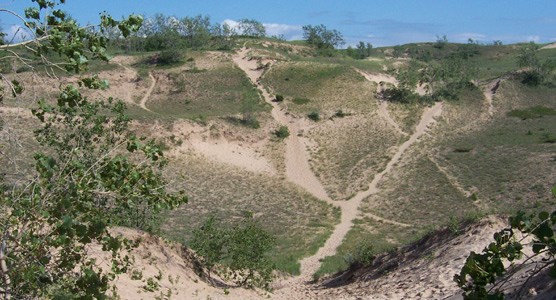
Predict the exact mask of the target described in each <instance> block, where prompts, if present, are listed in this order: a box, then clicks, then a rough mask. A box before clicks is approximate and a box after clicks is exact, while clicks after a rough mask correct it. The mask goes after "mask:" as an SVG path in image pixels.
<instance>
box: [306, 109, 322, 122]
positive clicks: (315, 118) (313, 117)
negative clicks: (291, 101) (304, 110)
mask: <svg viewBox="0 0 556 300" xmlns="http://www.w3.org/2000/svg"><path fill="white" fill-rule="evenodd" d="M307 118H309V119H311V120H313V121H315V122H317V121H319V120H320V114H319V112H318V111H312V112H310V113H309V114H308V115H307Z"/></svg>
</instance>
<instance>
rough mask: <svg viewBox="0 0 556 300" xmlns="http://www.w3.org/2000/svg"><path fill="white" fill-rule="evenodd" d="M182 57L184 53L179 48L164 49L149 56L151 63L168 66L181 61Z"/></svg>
mask: <svg viewBox="0 0 556 300" xmlns="http://www.w3.org/2000/svg"><path fill="white" fill-rule="evenodd" d="M182 58H183V54H182V52H180V51H178V50H163V51H161V52H159V53H157V54H155V55H153V56H151V57H149V63H150V64H153V65H161V66H167V65H173V64H177V63H180V62H181V61H182Z"/></svg>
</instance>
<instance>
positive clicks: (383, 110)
mask: <svg viewBox="0 0 556 300" xmlns="http://www.w3.org/2000/svg"><path fill="white" fill-rule="evenodd" d="M355 71H356V72H357V73H359V74H360V75H361V76H363V77H365V79H367V80H368V81H370V82H374V83H376V84H377V88H376V89H377V90H376V92H377V94H379V93H380V92H382V90H383V89H384V85H385V84H386V83H388V84H391V85H394V86H397V85H398V81H397V80H396V78H394V77H393V76H390V75H386V74H373V73H367V72H363V71H361V70H358V69H355ZM378 115H379V116H380V117H382V118H383V119H385V120H386V122H388V124H390V125H391V126H392V127H393V128H394V129H395V130H396V131H397V132H398V133H400V134H403V135H407V133H405V132H404V131H403V130H402V128H401V127H400V125H398V123H396V121H394V119H393V118H392V116H390V113H389V112H388V103H387V102H386V101H378Z"/></svg>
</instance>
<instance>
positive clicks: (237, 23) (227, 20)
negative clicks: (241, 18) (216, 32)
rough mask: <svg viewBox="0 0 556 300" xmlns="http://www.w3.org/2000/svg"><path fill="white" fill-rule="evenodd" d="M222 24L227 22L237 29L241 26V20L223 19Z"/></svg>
mask: <svg viewBox="0 0 556 300" xmlns="http://www.w3.org/2000/svg"><path fill="white" fill-rule="evenodd" d="M222 24H226V25H228V26H230V28H231V29H234V30H237V29H238V28H239V22H237V21H234V20H231V19H226V20H224V21H222Z"/></svg>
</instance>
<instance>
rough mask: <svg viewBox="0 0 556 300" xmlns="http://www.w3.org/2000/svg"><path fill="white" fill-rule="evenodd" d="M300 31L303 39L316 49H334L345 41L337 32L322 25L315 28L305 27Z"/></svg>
mask: <svg viewBox="0 0 556 300" xmlns="http://www.w3.org/2000/svg"><path fill="white" fill-rule="evenodd" d="M302 29H303V39H305V41H307V43H308V44H309V45H312V46H315V47H316V48H317V49H320V50H325V49H334V48H336V47H338V46H341V45H343V44H345V40H344V38H343V36H342V34H341V33H340V32H339V31H337V30H335V29H334V30H329V29H327V28H326V26H324V25H322V24H321V25H317V26H312V25H305V26H303V27H302Z"/></svg>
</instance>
